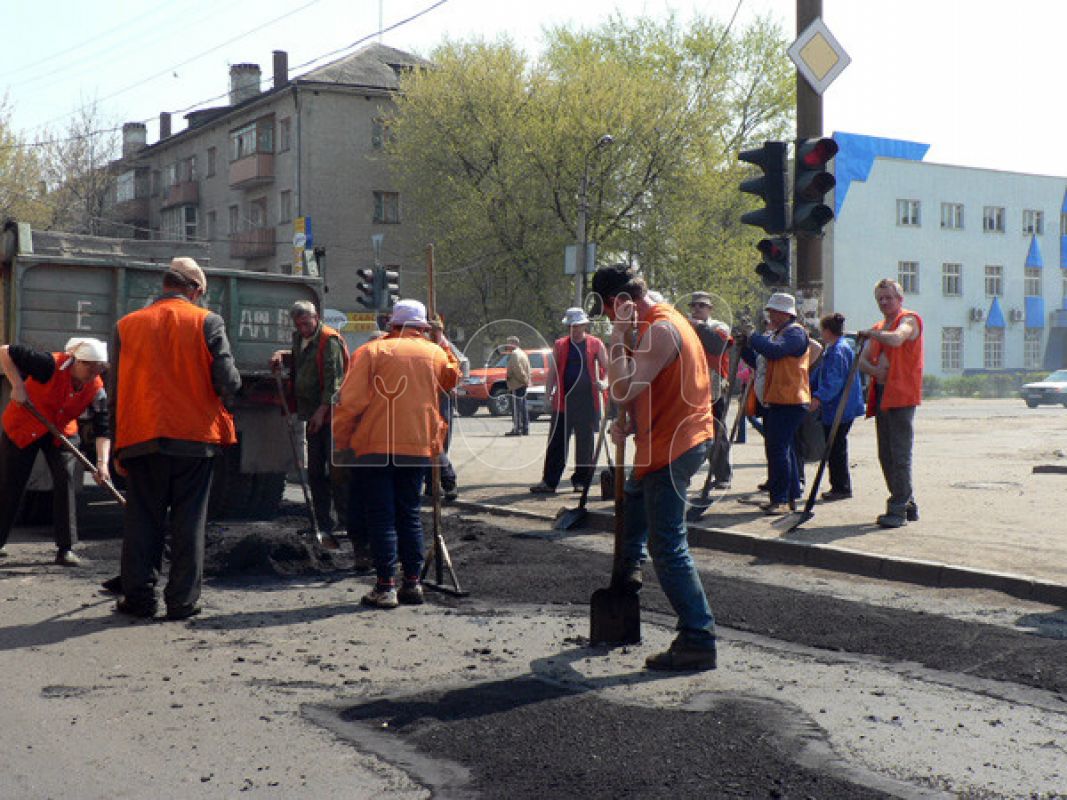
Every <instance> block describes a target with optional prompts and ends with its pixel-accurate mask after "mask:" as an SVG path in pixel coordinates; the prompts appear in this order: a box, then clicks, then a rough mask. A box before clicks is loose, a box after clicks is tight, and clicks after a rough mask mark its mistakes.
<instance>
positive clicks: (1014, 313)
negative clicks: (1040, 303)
mask: <svg viewBox="0 0 1067 800" xmlns="http://www.w3.org/2000/svg"><path fill="white" fill-rule="evenodd" d="M1023 316H1024V315H1023V310H1022V309H1021V308H1013V309H1012V310H1011V311H1009V312H1008V319H1010V320H1011V321H1012V322H1022V321H1023Z"/></svg>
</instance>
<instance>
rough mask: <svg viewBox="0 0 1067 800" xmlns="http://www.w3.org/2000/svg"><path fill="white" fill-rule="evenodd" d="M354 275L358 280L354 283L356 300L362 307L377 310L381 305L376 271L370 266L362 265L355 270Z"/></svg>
mask: <svg viewBox="0 0 1067 800" xmlns="http://www.w3.org/2000/svg"><path fill="white" fill-rule="evenodd" d="M356 276H357V277H358V278H359V281H358V282H357V283H356V291H357V292H358V295H357V296H356V302H357V303H359V304H360V305H361V306H363V307H364V308H368V309H372V310H377V309H378V307H379V306H380V305H381V303H380V302H379V300H380V298H381V293H380V291H379V289H378V287H379V281H378V271H377V270H375V269H371V268H370V267H363V268H361V269H357V270H356Z"/></svg>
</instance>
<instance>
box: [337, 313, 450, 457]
mask: <svg viewBox="0 0 1067 800" xmlns="http://www.w3.org/2000/svg"><path fill="white" fill-rule="evenodd" d="M459 375H460V369H459V360H458V359H457V358H456V357H455V355H454V354H453V353H452V351H451V350H449V349H447V348H444V347H440V346H439V345H437V344H435V343H433V342H430V341H428V340H426V339H424V338H423V337H422V335H421V334H419V333H417V332H415V331H410V330H409V331H406V332H404V333H402V334H399V335H398V334H395V333H391V334H389V335H388V336H386V337H384V338H382V339H377V340H375V341H372V342H367V343H366V344H364V345H362V346H361V347H359V348H358V349H357V350H356V352H355V354H354V355H353V356H352V364H351V367H350V368H349V370H348V375H347V376H346V377H345V382H344V383H343V384H342V385H341V392H340V397H339V398H338V401H337V405H336V406H335V407H334V410H333V436H334V442H335V443H336V445H335V446H336V448H337V449H338V450H345V449H351V450H352V451H353V452H355V454H356V455H357V456H368V455H387V454H388V455H394V456H397V455H399V456H418V457H429V456H433V455H437V454H438V453H440V452H441V451H442V450H443V449H444V443H445V437H446V435H447V433H448V424H447V423H446V422H445V420H444V419H443V418H442V417H441V413H440V410H439V398H440V393H441V392H449V391H451V390H452V389H454V388H455V386H456V384H457V383H458V382H459Z"/></svg>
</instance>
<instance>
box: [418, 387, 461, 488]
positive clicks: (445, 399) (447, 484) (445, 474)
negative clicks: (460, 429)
mask: <svg viewBox="0 0 1067 800" xmlns="http://www.w3.org/2000/svg"><path fill="white" fill-rule="evenodd" d="M437 408H438V410H439V411H440V412H441V419H443V420H444V421H445V422H446V423H447V424H448V432H447V433H446V434H445V448H444V450H442V451H441V452H440V453H438V454H437V466H438V467H440V469H441V489H442V490H443V491H446V492H451V491H455V488H456V484H457V483H458V481H459V479H458V478H457V477H456V468H455V467H454V466H453V465H452V459H451V458H449V457H448V451H449V449H450V448H451V447H452V431H453V430H454V429H455V424H454V423H455V416H454V415H453V413H452V411H453V405H452V396H451V395H449V394H442V395H441V400H440V402H439V403H438V406H437ZM432 478H433V470H432V468H430V467H428V468H427V469H426V477H425V481H426V494H433V484H432V482H431V481H432Z"/></svg>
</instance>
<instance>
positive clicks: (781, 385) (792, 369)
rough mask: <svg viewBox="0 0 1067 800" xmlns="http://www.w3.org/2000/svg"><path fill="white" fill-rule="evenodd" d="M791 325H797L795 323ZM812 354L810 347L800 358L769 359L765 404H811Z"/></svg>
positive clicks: (764, 396)
mask: <svg viewBox="0 0 1067 800" xmlns="http://www.w3.org/2000/svg"><path fill="white" fill-rule="evenodd" d="M789 324H790V325H797V323H795V322H791V323H789ZM797 327H800V326H799V325H797ZM810 354H811V348H810V347H809V348H806V349H805V350H804V352H803V353H802V354H801V355H799V356H786V357H785V358H775V359H770V358H768V359H767V380H766V383H764V387H763V402H764V404H766V405H776V406H796V405H803V404H805V403H810V402H811V386H810V385H809V383H808V362H809V360H810Z"/></svg>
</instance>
